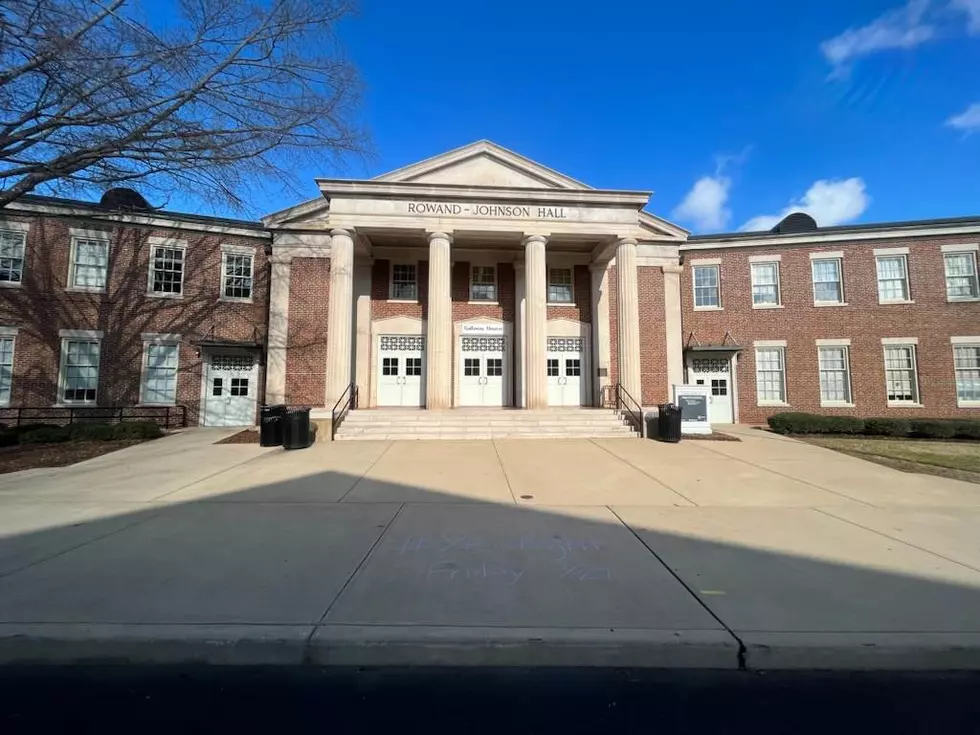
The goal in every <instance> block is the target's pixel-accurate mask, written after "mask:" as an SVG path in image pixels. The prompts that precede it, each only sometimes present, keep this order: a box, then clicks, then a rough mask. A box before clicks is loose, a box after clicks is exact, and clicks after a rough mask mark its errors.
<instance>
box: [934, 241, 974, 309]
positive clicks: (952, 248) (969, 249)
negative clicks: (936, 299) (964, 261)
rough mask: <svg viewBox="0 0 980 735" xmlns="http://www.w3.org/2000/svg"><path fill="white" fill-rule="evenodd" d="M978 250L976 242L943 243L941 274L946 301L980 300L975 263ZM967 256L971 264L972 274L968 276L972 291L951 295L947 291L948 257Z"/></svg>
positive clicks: (948, 277) (948, 276)
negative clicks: (971, 283)
mask: <svg viewBox="0 0 980 735" xmlns="http://www.w3.org/2000/svg"><path fill="white" fill-rule="evenodd" d="M978 250H980V246H978V245H977V244H972V245H943V247H942V253H943V276H944V278H945V283H946V301H949V302H951V303H956V302H960V301H980V269H978V264H977V251H978ZM964 256H966V257H968V258H969V259H970V261H971V264H972V265H973V275H972V276H969V277H971V278H972V279H973V293H972V294H971V295H969V296H952V295H950V293H949V279H950V275H949V260H948V259H949V258H950V257H960V258H962V257H964ZM953 277H954V278H963V276H953Z"/></svg>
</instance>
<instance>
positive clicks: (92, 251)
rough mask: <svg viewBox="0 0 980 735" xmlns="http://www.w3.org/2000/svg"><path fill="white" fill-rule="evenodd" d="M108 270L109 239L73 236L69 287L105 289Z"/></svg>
mask: <svg viewBox="0 0 980 735" xmlns="http://www.w3.org/2000/svg"><path fill="white" fill-rule="evenodd" d="M108 270H109V241H108V240H95V239H92V238H89V237H74V238H72V241H71V273H70V274H69V277H68V284H69V288H77V289H82V290H86V291H105V284H106V273H107V272H108Z"/></svg>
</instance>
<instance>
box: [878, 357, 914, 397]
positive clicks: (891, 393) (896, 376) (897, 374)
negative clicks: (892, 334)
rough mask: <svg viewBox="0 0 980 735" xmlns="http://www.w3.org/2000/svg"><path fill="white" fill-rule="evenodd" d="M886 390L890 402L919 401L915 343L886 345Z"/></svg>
mask: <svg viewBox="0 0 980 735" xmlns="http://www.w3.org/2000/svg"><path fill="white" fill-rule="evenodd" d="M885 390H886V395H887V397H888V400H889V402H894V403H918V402H919V378H918V375H917V374H916V365H915V345H888V346H886V347H885Z"/></svg>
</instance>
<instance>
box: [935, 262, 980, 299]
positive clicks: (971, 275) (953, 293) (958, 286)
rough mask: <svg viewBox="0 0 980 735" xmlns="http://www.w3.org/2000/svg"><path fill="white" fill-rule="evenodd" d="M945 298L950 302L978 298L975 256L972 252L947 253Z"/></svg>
mask: <svg viewBox="0 0 980 735" xmlns="http://www.w3.org/2000/svg"><path fill="white" fill-rule="evenodd" d="M943 261H944V262H945V266H946V298H948V299H949V300H950V301H956V300H959V299H976V298H980V291H978V288H977V254H976V253H974V252H964V253H947V254H946V255H944V256H943Z"/></svg>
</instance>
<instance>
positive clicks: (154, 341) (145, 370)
mask: <svg viewBox="0 0 980 735" xmlns="http://www.w3.org/2000/svg"><path fill="white" fill-rule="evenodd" d="M150 347H176V348H177V364H176V365H175V366H174V398H173V400H172V401H166V402H158V401H148V400H147V399H146V393H147V380H148V379H149V377H150ZM179 379H180V335H179V334H148V333H144V334H143V364H142V367H141V369H140V405H141V406H176V405H177V391H178V388H179V385H178V381H179Z"/></svg>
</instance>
